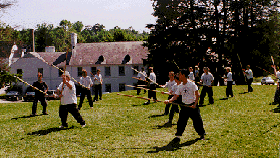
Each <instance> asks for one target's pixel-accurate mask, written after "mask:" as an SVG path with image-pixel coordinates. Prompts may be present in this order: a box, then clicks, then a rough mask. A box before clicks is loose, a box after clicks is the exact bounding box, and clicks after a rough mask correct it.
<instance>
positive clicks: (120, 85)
mask: <svg viewBox="0 0 280 158" xmlns="http://www.w3.org/2000/svg"><path fill="white" fill-rule="evenodd" d="M121 91H125V83H120V84H119V92H121Z"/></svg>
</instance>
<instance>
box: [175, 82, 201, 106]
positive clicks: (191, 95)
mask: <svg viewBox="0 0 280 158" xmlns="http://www.w3.org/2000/svg"><path fill="white" fill-rule="evenodd" d="M195 91H198V88H197V85H196V84H195V83H194V82H193V81H190V80H188V82H187V83H186V84H183V83H181V84H180V85H179V86H178V89H177V91H176V93H175V94H176V95H182V102H183V103H185V104H192V103H194V102H195V100H196V96H195Z"/></svg>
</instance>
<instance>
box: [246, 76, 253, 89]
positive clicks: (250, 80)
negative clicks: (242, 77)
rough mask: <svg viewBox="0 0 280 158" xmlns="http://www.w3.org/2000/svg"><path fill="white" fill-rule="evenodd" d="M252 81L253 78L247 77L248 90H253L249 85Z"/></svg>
mask: <svg viewBox="0 0 280 158" xmlns="http://www.w3.org/2000/svg"><path fill="white" fill-rule="evenodd" d="M252 82H253V78H250V79H247V85H248V92H253V87H252V86H251V84H252Z"/></svg>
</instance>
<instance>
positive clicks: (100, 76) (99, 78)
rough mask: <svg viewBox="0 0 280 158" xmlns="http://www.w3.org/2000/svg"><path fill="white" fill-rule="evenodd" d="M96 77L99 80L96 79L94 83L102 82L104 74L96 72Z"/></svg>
mask: <svg viewBox="0 0 280 158" xmlns="http://www.w3.org/2000/svg"><path fill="white" fill-rule="evenodd" d="M94 77H95V78H96V79H97V80H94V84H101V80H102V75H101V74H99V75H97V74H95V75H94Z"/></svg>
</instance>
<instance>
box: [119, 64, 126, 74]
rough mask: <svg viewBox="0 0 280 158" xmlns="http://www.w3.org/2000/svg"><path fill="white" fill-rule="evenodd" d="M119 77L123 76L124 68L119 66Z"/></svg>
mask: <svg viewBox="0 0 280 158" xmlns="http://www.w3.org/2000/svg"><path fill="white" fill-rule="evenodd" d="M119 76H125V68H124V66H119Z"/></svg>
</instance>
